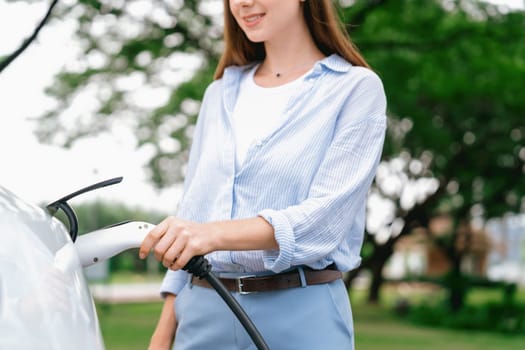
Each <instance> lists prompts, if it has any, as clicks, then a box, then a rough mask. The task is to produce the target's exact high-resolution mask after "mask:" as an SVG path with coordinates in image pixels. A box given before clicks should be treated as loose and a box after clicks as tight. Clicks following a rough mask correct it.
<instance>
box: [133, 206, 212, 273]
mask: <svg viewBox="0 0 525 350" xmlns="http://www.w3.org/2000/svg"><path fill="white" fill-rule="evenodd" d="M214 231H216V229H215V228H214V225H213V224H199V223H195V222H190V221H185V220H181V219H178V218H176V217H173V216H169V217H167V218H166V219H164V220H163V221H162V222H161V223H160V224H158V225H157V226H155V228H154V229H153V230H151V231H150V232H149V233H148V234H147V235H146V238H144V241H143V242H142V245H141V246H140V251H139V256H140V258H141V259H144V258H145V257H146V256H147V255H148V254H149V252H150V251H151V250H152V249H153V253H154V255H155V258H156V259H157V260H158V261H160V262H162V265H164V266H165V267H166V268H168V269H171V270H179V269H182V268H183V267H184V266H186V264H187V263H188V262H189V261H190V259H191V258H192V257H194V256H196V255H205V254H207V253H209V252H211V251H213V250H214V249H215V246H216V245H215V241H216V238H217V233H216V232H214Z"/></svg>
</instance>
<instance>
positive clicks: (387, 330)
mask: <svg viewBox="0 0 525 350" xmlns="http://www.w3.org/2000/svg"><path fill="white" fill-rule="evenodd" d="M388 295H389V297H386V298H385V299H386V300H387V303H388V302H392V301H393V299H394V297H393V295H395V293H393V291H389V293H388ZM474 297H475V298H476V300H484V299H486V298H489V299H492V298H497V295H492V294H488V295H483V293H482V292H477V293H476V294H474ZM351 299H352V306H353V312H354V324H355V334H356V349H357V350H379V349H388V350H397V349H399V350H401V349H402V350H412V349H414V350H416V349H417V350H420V349H424V350H443V349H447V350H456V349H457V350H478V349H483V350H502V349H505V350H525V336H523V335H522V336H509V335H505V334H498V333H490V332H486V333H485V332H476V331H455V330H447V329H435V328H429V327H422V326H418V325H414V324H411V323H408V322H405V321H403V320H400V319H399V318H396V317H395V316H394V315H393V314H392V313H391V311H390V310H389V308H388V307H387V306H384V305H383V306H370V305H367V304H365V303H364V302H363V300H364V294H363V293H362V292H359V293H353V294H352V297H351ZM161 307H162V305H161V303H137V304H112V305H104V304H97V311H98V315H99V319H100V326H101V329H102V334H103V336H104V340H105V343H106V349H107V350H121V349H122V350H124V349H126V350H139V349H140V350H144V349H147V346H148V341H149V337H150V336H151V334H152V332H153V329H154V327H155V325H156V322H157V319H158V316H159V315H160V310H161Z"/></svg>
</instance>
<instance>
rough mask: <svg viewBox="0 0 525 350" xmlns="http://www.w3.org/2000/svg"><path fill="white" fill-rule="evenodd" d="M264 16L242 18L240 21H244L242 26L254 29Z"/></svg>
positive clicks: (256, 15)
mask: <svg viewBox="0 0 525 350" xmlns="http://www.w3.org/2000/svg"><path fill="white" fill-rule="evenodd" d="M264 15H265V14H264V13H257V14H253V15H249V16H244V17H243V18H242V20H243V21H244V25H245V26H246V27H255V26H256V25H258V24H259V23H260V22H261V21H262V19H263V17H264Z"/></svg>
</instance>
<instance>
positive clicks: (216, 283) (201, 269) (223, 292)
mask: <svg viewBox="0 0 525 350" xmlns="http://www.w3.org/2000/svg"><path fill="white" fill-rule="evenodd" d="M183 270H185V271H188V272H189V273H191V274H193V275H194V276H196V277H198V278H200V279H203V278H204V279H206V281H208V283H209V284H210V285H211V286H212V287H213V288H214V289H215V290H216V291H217V293H219V295H220V296H221V298H222V299H223V300H224V301H225V302H226V304H228V306H229V307H230V309H231V310H232V312H233V313H234V314H235V316H237V319H238V320H239V321H240V322H241V324H242V325H243V327H244V329H246V332H248V334H249V335H250V337H251V338H252V341H253V342H254V343H255V346H257V349H259V350H269V349H270V348H269V347H268V345H267V344H266V342H265V341H264V339H263V337H262V336H261V334H260V333H259V331H258V330H257V328H256V327H255V325H254V324H253V322H252V320H251V319H250V318H249V317H248V315H247V314H246V312H245V311H244V309H243V308H242V306H241V305H240V304H239V302H237V300H235V298H234V297H233V296H232V295H231V294H230V292H229V291H228V290H227V289H226V287H224V284H222V282H221V281H220V280H219V279H218V278H217V276H215V275H214V274H213V273H212V272H211V264H210V263H209V262H208V260H206V258H204V257H203V256H201V255H199V256H194V257H193V258H191V259H190V261H189V262H188V263H187V264H186V266H184V267H183Z"/></svg>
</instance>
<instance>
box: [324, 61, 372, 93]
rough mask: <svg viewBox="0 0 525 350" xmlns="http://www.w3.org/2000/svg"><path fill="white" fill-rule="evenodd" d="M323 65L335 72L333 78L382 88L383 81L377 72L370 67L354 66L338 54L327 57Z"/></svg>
mask: <svg viewBox="0 0 525 350" xmlns="http://www.w3.org/2000/svg"><path fill="white" fill-rule="evenodd" d="M321 64H322V65H323V66H325V67H326V68H327V69H328V70H330V71H332V72H334V74H333V75H332V76H333V77H334V78H336V79H343V80H347V81H348V82H349V83H353V84H358V83H361V82H363V81H366V82H368V83H370V84H375V85H378V87H381V88H382V80H381V78H380V76H379V75H378V74H377V73H376V72H375V71H373V70H372V69H371V68H368V67H362V66H357V65H354V64H352V63H350V62H349V61H347V60H346V59H344V58H343V57H341V56H339V55H337V54H332V55H331V56H328V57H326V58H325V59H324V60H323V61H321Z"/></svg>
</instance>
